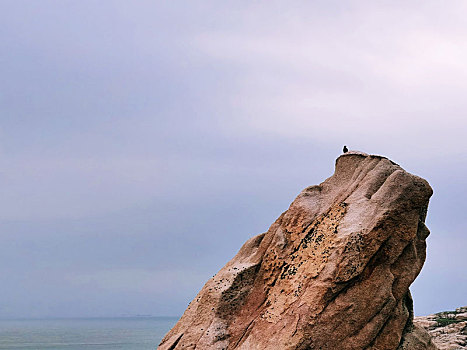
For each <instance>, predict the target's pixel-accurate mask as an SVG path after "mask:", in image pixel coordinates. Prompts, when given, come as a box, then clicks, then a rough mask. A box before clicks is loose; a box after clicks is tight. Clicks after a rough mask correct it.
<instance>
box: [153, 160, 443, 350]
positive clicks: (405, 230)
mask: <svg viewBox="0 0 467 350" xmlns="http://www.w3.org/2000/svg"><path fill="white" fill-rule="evenodd" d="M431 195H432V189H431V187H430V186H429V184H428V183H427V182H426V181H425V180H423V179H421V178H419V177H417V176H414V175H411V174H409V173H408V172H406V171H404V170H403V169H402V168H401V167H400V166H398V165H397V164H395V163H394V162H392V161H390V160H389V159H387V158H385V157H381V156H375V155H367V154H364V153H359V152H352V151H350V152H348V153H345V154H344V155H342V156H340V157H339V158H338V159H337V160H336V168H335V173H334V175H333V176H331V177H330V178H328V179H327V180H326V181H324V182H323V183H321V184H320V185H317V186H311V187H308V188H306V189H305V190H303V191H302V192H301V193H300V194H299V195H298V197H297V198H296V199H295V200H294V201H293V203H292V204H291V205H290V207H289V209H288V210H287V211H286V212H284V213H283V214H282V215H281V216H280V217H279V218H278V219H277V220H276V222H274V223H273V224H272V226H271V227H270V228H269V230H268V231H267V232H266V233H264V234H260V235H258V236H256V237H253V238H251V239H250V240H248V241H247V242H246V243H245V244H244V245H243V247H242V248H241V249H240V251H239V252H238V253H237V255H236V256H235V257H234V258H233V259H232V260H231V261H230V262H228V263H227V264H226V265H225V266H224V267H223V268H222V269H221V270H220V271H219V272H218V273H217V274H216V275H215V276H214V277H213V278H211V279H210V280H209V281H208V282H207V283H206V285H205V286H204V287H203V288H202V289H201V291H200V292H199V294H198V295H197V296H196V298H195V299H194V300H193V301H192V302H191V303H190V305H189V306H188V308H187V309H186V311H185V313H184V314H183V316H182V317H181V319H180V320H179V321H178V323H177V324H176V325H175V326H174V327H173V328H172V329H171V330H170V332H169V333H168V334H167V335H166V336H165V337H164V339H163V340H162V342H161V344H160V345H159V349H160V350H174V349H203V350H204V349H226V350H227V349H248V350H252V349H294V350H295V349H297V350H299V349H302V350H304V349H340V350H346V349H358V350H361V349H374V350H376V349H378V350H384V349H388V350H390V349H401V350H402V349H404V350H406V349H409V350H415V349H436V347H435V346H434V345H433V344H432V342H431V339H430V336H429V335H428V333H427V332H426V331H425V330H424V329H423V328H421V327H418V326H416V325H414V324H413V311H412V298H411V295H410V291H409V286H410V284H411V283H412V282H413V281H414V279H415V278H416V277H417V275H418V274H419V272H420V270H421V268H422V266H423V263H424V261H425V252H426V244H425V239H426V237H427V236H428V234H429V230H428V229H427V227H426V226H425V224H424V222H425V216H426V213H427V207H428V201H429V198H430V196H431Z"/></svg>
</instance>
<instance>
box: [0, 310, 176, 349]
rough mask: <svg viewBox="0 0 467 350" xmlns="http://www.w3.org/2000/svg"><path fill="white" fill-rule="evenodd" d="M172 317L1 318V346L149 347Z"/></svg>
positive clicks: (157, 338) (156, 341) (159, 337)
mask: <svg viewBox="0 0 467 350" xmlns="http://www.w3.org/2000/svg"><path fill="white" fill-rule="evenodd" d="M176 322H177V318H171V317H135V318H131V317H128V318H127V317H125V318H89V319H84V318H81V319H53V320H52V319H47V320H8V321H5V320H0V349H12V350H13V349H14V350H19V349H28V350H31V349H37V350H45V349H47V350H49V349H55V350H57V349H65V350H81V349H83V350H114V349H125V350H151V349H155V348H156V347H157V345H158V344H159V343H160V341H161V339H162V337H163V336H164V335H165V333H167V331H168V330H169V329H170V328H172V326H173V325H174V324H175V323H176Z"/></svg>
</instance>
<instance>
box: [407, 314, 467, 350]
mask: <svg viewBox="0 0 467 350" xmlns="http://www.w3.org/2000/svg"><path fill="white" fill-rule="evenodd" d="M414 323H415V324H416V325H417V326H420V327H422V328H424V329H426V330H427V331H428V333H429V334H430V335H431V337H432V339H433V343H434V344H435V345H436V346H437V347H438V348H439V349H440V350H462V349H467V306H464V307H460V308H457V309H456V310H455V311H444V312H439V313H437V314H434V315H429V316H418V317H415V319H414Z"/></svg>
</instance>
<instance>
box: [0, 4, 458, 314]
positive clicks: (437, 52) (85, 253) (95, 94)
mask: <svg viewBox="0 0 467 350" xmlns="http://www.w3.org/2000/svg"><path fill="white" fill-rule="evenodd" d="M465 11H466V8H465V4H464V3H463V2H450V3H449V4H446V3H445V2H443V3H441V2H439V1H429V2H414V3H410V4H407V3H406V2H387V3H384V2H383V3H381V2H380V3H378V4H376V3H374V2H368V1H361V2H355V3H352V4H342V3H341V2H329V1H326V2H319V1H318V2H314V3H313V4H309V3H308V2H296V3H294V4H290V3H289V4H281V3H279V2H254V3H251V2H235V3H231V4H226V3H223V4H221V3H219V2H210V1H205V2H203V3H202V4H200V3H184V4H181V3H174V2H171V3H160V2H157V3H156V2H152V1H138V2H131V3H130V2H126V1H112V2H99V1H80V2H71V1H41V2H40V3H38V2H34V1H4V2H2V3H1V4H0V23H1V24H0V49H1V52H2V57H1V62H0V73H1V75H2V80H0V91H1V95H0V157H1V162H0V183H1V184H2V186H1V188H2V189H1V198H2V200H1V201H0V266H2V269H1V270H0V283H1V284H2V286H4V287H2V289H1V291H0V317H3V318H5V317H41V316H95V315H99V316H103V315H109V316H112V315H120V314H137V313H144V314H147V313H152V314H155V315H164V314H165V315H179V314H180V313H181V312H183V310H184V309H185V307H186V304H187V303H188V302H189V301H190V300H191V299H192V298H193V297H194V295H195V294H196V292H197V291H198V289H199V288H200V287H201V286H202V284H203V283H204V281H205V280H206V279H207V278H209V277H210V276H212V275H213V274H214V273H215V272H216V271H217V270H218V269H219V268H220V267H221V266H222V265H223V264H224V263H225V262H226V261H227V260H228V259H230V257H231V256H233V255H234V254H235V252H236V251H237V250H238V249H239V247H240V245H241V244H242V243H243V242H244V241H245V240H246V239H247V238H249V237H251V236H252V235H254V234H257V233H260V232H263V231H265V230H267V228H268V225H270V224H271V223H272V222H273V221H274V219H275V218H276V217H277V216H278V215H279V214H280V213H281V212H282V211H284V210H285V209H287V207H288V205H289V203H290V202H291V201H292V200H293V198H294V196H295V195H296V194H297V193H298V192H299V191H300V190H301V189H302V188H304V187H306V186H308V185H310V184H316V183H319V182H321V181H322V180H324V179H325V178H326V177H328V176H329V175H331V174H332V171H333V163H334V158H335V157H336V156H338V155H339V152H340V149H341V147H342V145H343V144H344V143H346V144H348V145H349V146H350V148H352V149H360V150H362V151H367V152H370V153H379V154H384V155H387V156H389V157H391V158H392V159H394V160H395V161H396V162H398V163H400V164H401V165H402V166H403V167H405V168H406V169H407V170H409V171H411V172H413V173H415V174H418V175H421V176H423V177H425V178H427V179H428V180H429V181H430V183H431V184H432V186H433V187H434V190H435V194H434V196H433V200H432V202H431V206H430V211H429V216H428V224H429V226H430V228H431V231H432V237H430V238H429V251H428V260H427V263H426V266H425V268H424V270H423V271H422V273H421V275H420V277H419V279H418V280H417V281H416V282H415V284H414V288H413V294H414V298H415V308H416V313H418V314H426V313H429V312H435V311H439V310H442V309H447V308H452V307H456V306H459V305H461V304H464V303H465V300H463V295H465V292H466V288H467V285H466V283H465V278H464V277H463V276H462V270H461V268H462V266H465V263H466V260H465V257H464V254H462V250H461V249H460V248H459V247H465V243H466V242H465V239H464V238H463V233H464V227H463V225H462V221H461V218H462V217H463V213H464V212H465V210H466V206H465V203H464V200H463V198H465V196H466V195H467V193H466V192H467V191H466V185H465V178H466V172H467V166H466V164H467V163H466V161H465V160H466V156H465V146H464V145H463V135H464V131H465V130H466V127H467V125H466V123H467V122H466V120H467V119H466V118H465V117H464V115H465V113H466V111H467V108H466V107H467V106H466V105H465V98H464V95H465V92H466V88H467V86H466V83H465V81H466V80H465V79H464V78H465V75H466V72H467V68H466V65H465V63H464V62H466V61H467V60H466V59H465V58H466V57H465V56H466V54H467V50H466V46H465V37H466V35H467V25H466V24H465V23H464V17H465V16H464V15H465ZM447 252H449V254H448V253H447ZM446 254H448V255H449V258H447V257H446ZM454 286H455V288H454ZM440 295H442V296H443V297H442V298H440V297H439V296H440Z"/></svg>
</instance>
